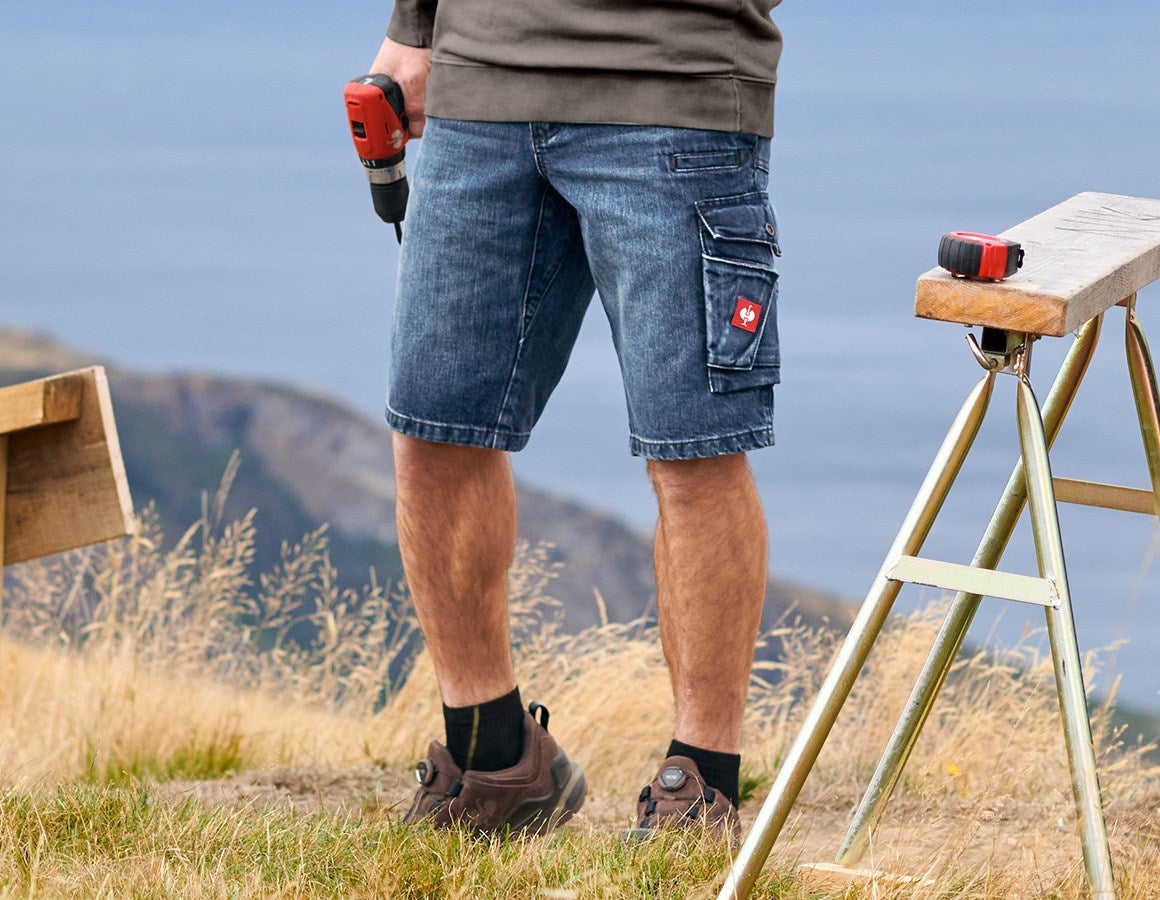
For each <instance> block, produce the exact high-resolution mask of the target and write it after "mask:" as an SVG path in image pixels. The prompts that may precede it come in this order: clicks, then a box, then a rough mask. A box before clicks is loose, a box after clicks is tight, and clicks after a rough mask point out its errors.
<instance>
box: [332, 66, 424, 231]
mask: <svg viewBox="0 0 1160 900" xmlns="http://www.w3.org/2000/svg"><path fill="white" fill-rule="evenodd" d="M343 96H344V99H345V100H346V117H347V120H348V121H349V122H350V133H351V137H352V138H353V139H354V149H355V152H356V153H358V157H359V160H360V161H361V162H362V164H363V167H364V168H365V169H366V173H367V179H368V180H369V181H370V184H371V200H372V202H373V203H374V207H375V212H376V213H378V215H379V218H380V219H382V220H383V221H384V222H390V223H391V224H393V225H394V226H395V232H396V234H397V235H398V236H399V240H402V234H403V231H402V226H401V224H400V223H401V222H402V221H403V217H404V215H406V212H407V194H408V188H407V170H406V165H405V163H404V159H405V156H406V154H405V152H404V149H403V148H404V146H405V145H406V143H407V139H408V137H409V135H408V131H407V128H408V122H407V114H406V112H405V111H404V107H403V91H402V89H401V88H400V87H399V86H398V84H396V83H395V82H394V80H393V79H391V78H390V77H389V76H387V75H363V76H362V77H361V78H356V79H354V80H353V81H351V82H349V83H348V84H347V86H346V90H345V91H344V92H343Z"/></svg>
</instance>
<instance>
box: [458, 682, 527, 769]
mask: <svg viewBox="0 0 1160 900" xmlns="http://www.w3.org/2000/svg"><path fill="white" fill-rule="evenodd" d="M443 724H444V727H445V728H446V729H447V749H448V751H450V753H451V758H452V759H454V760H455V764H456V765H457V766H459V767H460V768H461V769H463V771H465V772H466V771H467V770H468V769H474V770H475V771H477V772H498V771H499V770H500V769H510V768H511V767H512V766H514V765H515V764H516V763H518V762H519V761H520V757H521V756H523V754H524V707H523V704H522V703H521V701H520V689H519V688H515V689H514V690H513V691H512V692H511V693H510V694H504V695H503V696H502V697H497V698H496V699H495V700H489V701H487V703H480V704H478V705H476V706H447V705H446V704H444V706H443Z"/></svg>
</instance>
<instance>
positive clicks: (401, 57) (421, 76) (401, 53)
mask: <svg viewBox="0 0 1160 900" xmlns="http://www.w3.org/2000/svg"><path fill="white" fill-rule="evenodd" d="M370 71H371V74H372V75H390V76H391V78H393V79H395V82H396V83H397V84H398V85H399V87H401V88H402V89H403V102H404V104H405V106H406V110H407V120H408V122H409V123H410V128H409V129H408V131H410V133H411V137H422V136H423V125H424V124H425V123H426V121H427V117H426V116H425V115H424V109H425V106H426V99H427V96H426V95H427V73H429V72H430V71H431V48H430V47H409V46H407V45H406V44H400V43H398V42H397V41H392V40H391V39H390V38H385V39H384V40H383V45H382V46H381V47H379V52H378V53H377V54H375V61H374V62H373V63H371V70H370Z"/></svg>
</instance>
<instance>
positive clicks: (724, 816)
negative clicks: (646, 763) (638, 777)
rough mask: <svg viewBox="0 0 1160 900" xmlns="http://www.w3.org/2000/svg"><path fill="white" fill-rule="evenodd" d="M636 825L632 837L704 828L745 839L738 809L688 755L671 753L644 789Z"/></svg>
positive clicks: (709, 832)
mask: <svg viewBox="0 0 1160 900" xmlns="http://www.w3.org/2000/svg"><path fill="white" fill-rule="evenodd" d="M636 816H637V823H636V827H635V828H633V829H632V830H630V831H629V833H628V835H629V837H630V838H635V839H638V840H639V839H643V838H648V837H651V836H652V835H653V834H655V833H656V832H657V831H662V830H663V831H691V830H694V829H695V830H698V831H703V832H704V833H705V834H707V835H709V836H711V837H714V838H719V839H722V838H723V839H725V840H728V841H729V842H730V843H732V844H736V843H737V842H739V841H740V840H741V821H740V819H738V817H737V810H736V809H734V808H733V804H732V803H730V802H729V798H728V797H726V796H725V795H724V794H723V793H721V792H720V791H718V790H716V789H714V788H711V787H709V785H707V784H705V779H704V778H702V777H701V772H700V770H699V769H698V768H697V764H696V763H694V762H693V761H692V760H691V759H689V758H688V757H687V756H670V757H669V758H668V759H666V760H665V761H664V762H663V763H661V768H660V771H659V772H657V776H656V778H654V779H653V780H652V781H651V782H650V783H649V784H648V785H646V786H645V788H644V790H642V791H641V792H640V799H639V801H638V802H637V806H636Z"/></svg>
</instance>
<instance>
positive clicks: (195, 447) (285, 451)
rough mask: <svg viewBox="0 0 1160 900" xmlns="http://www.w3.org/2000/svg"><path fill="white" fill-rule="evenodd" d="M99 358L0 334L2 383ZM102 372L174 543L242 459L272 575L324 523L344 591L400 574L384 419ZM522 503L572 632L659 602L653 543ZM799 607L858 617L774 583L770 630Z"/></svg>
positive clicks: (205, 382) (129, 461)
mask: <svg viewBox="0 0 1160 900" xmlns="http://www.w3.org/2000/svg"><path fill="white" fill-rule="evenodd" d="M95 362H99V360H95V359H93V358H92V357H90V356H89V355H87V354H85V353H84V352H82V351H78V350H74V349H71V348H69V347H65V346H63V345H61V344H59V343H57V342H55V341H53V340H51V339H50V338H48V337H45V336H44V335H40V334H34V333H30V332H26V331H19V330H15V329H3V328H0V384H11V383H15V382H18V381H23V380H27V379H29V378H36V377H41V376H43V375H46V374H49V373H53V372H59V371H64V370H67V369H72V368H78V367H81V366H85V365H91V364H93V363H95ZM106 365H107V366H108V370H109V381H110V386H111V389H112V393H113V402H114V409H115V412H116V416H117V423H118V429H119V431H120V433H121V446H122V451H123V453H124V456H125V465H126V469H127V472H128V476H129V482H130V488H131V490H132V493H133V500H134V503H135V505H136V506H137V508H138V509H141V508H143V507H144V506H145V504H147V503H150V502H152V503H155V504H156V508H157V511H158V514H159V517H160V520H161V523H162V526H163V529H164V531H165V533H166V535H167V536H168V537H169V538H170V539H175V538H176V537H177V536H179V535H180V534H181V533H182V532H183V531H184V530H185V528H187V527H188V526H189V524H190V523H191V522H193V521H194V520H195V519H196V518H197V516H198V514H199V511H200V504H201V494H202V491H204V490H206V489H212V488H213V487H215V486H216V485H217V483H218V481H219V479H220V478H221V475H222V472H223V471H224V469H225V466H226V463H227V461H228V460H229V457H230V455H231V453H233V452H234V450H238V451H240V453H241V461H242V462H241V469H240V473H239V476H238V478H237V481H236V482H235V484H234V487H233V490H232V492H231V497H230V509H229V512H230V514H231V515H241V514H243V513H244V512H245V511H247V510H249V509H251V508H255V509H257V526H258V527H257V548H256V549H257V558H256V560H255V569H256V570H258V571H264V570H266V569H268V568H269V567H270V565H271V564H272V563H273V561H274V560H276V559H277V556H278V553H279V550H280V547H281V544H282V542H284V541H290V542H294V541H297V540H299V539H300V538H301V536H302V535H303V534H305V533H306V532H308V531H311V530H313V529H315V528H317V527H318V526H319V525H320V524H322V523H327V524H328V525H329V529H330V532H329V533H330V541H331V545H330V548H331V557H332V559H333V561H334V563H335V565H336V566H337V568H338V570H339V572H340V575H341V576H342V578H343V580H344V582H345V583H347V584H350V585H352V586H355V585H361V584H363V583H365V582H366V579H367V572H368V569H369V568H371V567H373V568H375V570H376V572H377V573H378V576H379V580H380V581H382V582H388V583H389V582H392V581H394V580H396V579H398V578H400V577H401V574H402V573H401V566H400V563H399V556H398V548H397V545H396V533H395V511H394V472H393V466H392V461H391V455H390V435H389V430H388V429H387V427H386V426H385V425H384V424H382V423H380V422H376V421H373V420H371V419H368V418H367V417H365V416H362V415H360V414H358V413H356V412H354V411H352V410H350V409H348V408H347V407H345V406H343V405H342V404H340V403H339V402H337V401H335V400H334V399H332V398H329V397H325V396H321V395H318V394H314V393H310V392H308V391H305V390H302V389H298V388H292V387H288V386H284V385H274V384H267V383H261V382H257V381H248V380H239V379H226V378H218V377H210V376H207V375H199V374H170V373H165V374H153V373H142V372H135V371H132V370H128V369H125V368H122V367H119V366H117V365H115V364H114V363H106ZM519 499H520V533H521V536H522V537H523V538H525V539H526V540H528V541H529V542H532V543H538V542H548V543H550V544H552V545H553V547H554V550H553V551H552V556H553V560H554V561H556V562H559V563H561V564H562V566H561V568H560V570H559V573H558V577H557V578H556V580H555V581H554V582H553V586H552V593H553V594H554V595H555V596H556V597H557V598H558V599H560V600H561V601H563V604H564V611H565V624H566V626H567V627H569V628H570V629H577V628H581V627H584V626H587V625H591V624H595V623H596V622H598V620H599V609H598V606H597V604H596V602H595V599H594V595H593V591H594V590H597V591H599V592H600V595H601V596H602V597H603V599H604V601H605V603H606V604H607V611H608V616H609V619H610V620H611V621H621V622H623V621H630V620H632V619H635V618H638V617H640V616H642V615H646V614H647V613H648V611H649V610H650V608H651V607H652V605H653V603H654V602H655V598H654V588H653V578H652V551H651V541H650V540H649V537H648V536H647V535H642V534H639V533H637V532H635V531H633V530H631V529H629V528H628V527H626V526H625V525H624V524H622V523H621V522H619V521H617V520H616V519H614V518H612V517H610V516H607V515H603V514H601V513H598V512H595V511H592V510H590V509H587V508H585V507H584V506H583V505H582V504H581V503H579V502H578V501H575V500H571V499H567V498H563V497H557V496H552V495H549V494H546V493H544V492H541V491H537V490H533V489H531V488H528V487H526V486H520V487H519ZM791 607H792V608H793V609H794V612H795V614H800V615H801V616H802V618H803V620H805V621H807V622H819V621H821V620H822V619H826V618H828V619H833V620H838V621H842V620H845V619H846V618H848V617H849V612H848V607H847V606H846V605H845V604H844V603H843V602H842V601H840V600H838V599H837V598H835V597H832V596H829V595H826V594H824V593H822V592H820V591H816V590H812V589H809V588H806V587H803V586H800V585H795V584H791V583H788V582H784V581H781V580H779V579H776V578H772V579H771V581H770V587H769V591H768V596H767V602H766V613H765V621H766V624H770V623H773V622H776V621H778V620H780V619H781V618H782V617H784V616H785V615H786V611H787V610H789V609H790V608H791Z"/></svg>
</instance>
